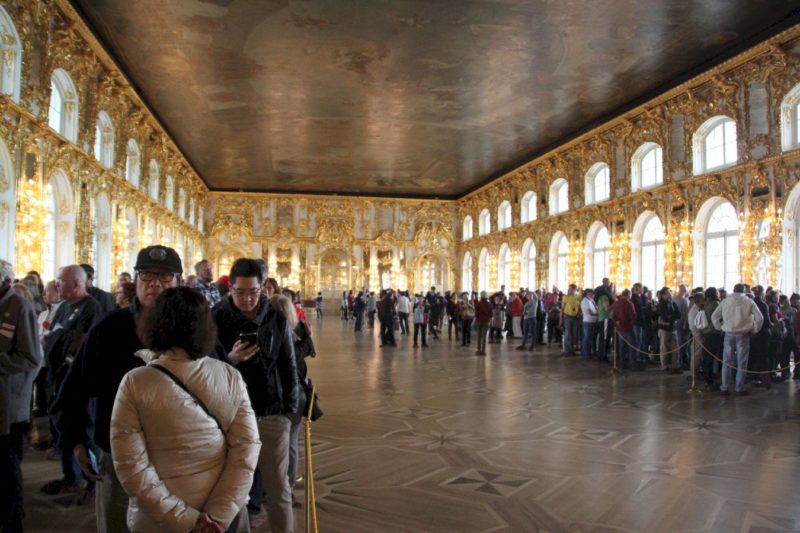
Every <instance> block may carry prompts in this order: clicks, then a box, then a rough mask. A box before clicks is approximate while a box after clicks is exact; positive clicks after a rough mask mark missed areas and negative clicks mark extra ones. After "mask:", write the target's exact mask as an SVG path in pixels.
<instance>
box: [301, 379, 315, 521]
mask: <svg viewBox="0 0 800 533" xmlns="http://www.w3.org/2000/svg"><path fill="white" fill-rule="evenodd" d="M316 391H317V387H316V386H315V385H312V386H311V397H310V399H309V401H308V412H307V413H306V418H305V420H303V425H304V426H305V441H306V442H305V453H306V479H305V504H306V533H317V498H316V495H315V494H314V466H313V464H312V461H311V413H312V411H313V409H314V396H315V393H316Z"/></svg>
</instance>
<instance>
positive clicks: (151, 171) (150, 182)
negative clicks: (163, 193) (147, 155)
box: [147, 159, 161, 202]
mask: <svg viewBox="0 0 800 533" xmlns="http://www.w3.org/2000/svg"><path fill="white" fill-rule="evenodd" d="M160 179H161V172H160V171H159V169H158V163H156V160H155V159H151V160H150V166H149V167H148V170H147V188H148V191H149V192H150V198H152V199H153V200H155V201H156V202H157V201H158V181H159V180H160Z"/></svg>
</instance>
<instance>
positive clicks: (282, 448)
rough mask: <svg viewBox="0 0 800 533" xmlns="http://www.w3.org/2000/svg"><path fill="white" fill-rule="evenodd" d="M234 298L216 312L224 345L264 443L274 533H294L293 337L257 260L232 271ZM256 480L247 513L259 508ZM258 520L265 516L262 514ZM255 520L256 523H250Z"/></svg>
mask: <svg viewBox="0 0 800 533" xmlns="http://www.w3.org/2000/svg"><path fill="white" fill-rule="evenodd" d="M230 281H231V293H230V297H229V298H224V299H223V300H222V301H221V302H220V304H219V305H218V306H217V307H216V308H215V309H214V320H215V321H216V323H217V329H218V336H219V341H220V342H221V343H222V346H223V347H224V348H225V350H226V351H227V352H228V358H229V359H230V360H231V362H232V363H233V364H234V365H236V368H238V369H239V371H240V372H241V373H242V377H243V378H244V381H245V384H246V385H247V391H248V393H249V394H250V402H251V403H252V405H253V411H255V414H256V420H257V423H258V432H259V436H260V437H261V443H262V446H261V452H260V454H259V458H258V469H259V471H260V472H261V477H262V479H263V484H264V488H265V489H266V504H267V505H266V507H267V517H268V520H269V523H270V527H271V530H272V531H273V532H282V533H283V532H285V533H290V532H292V531H294V516H293V514H292V497H291V496H292V492H291V486H290V485H289V479H288V477H287V472H288V471H289V441H290V439H289V433H290V430H291V420H290V419H289V416H288V415H290V414H292V413H295V412H296V411H297V409H298V392H299V391H298V375H297V362H296V360H295V356H294V342H293V339H292V332H291V331H290V330H289V326H288V324H287V322H286V319H285V318H284V316H283V315H282V314H281V313H279V312H277V310H276V309H274V308H272V307H271V306H270V303H269V299H267V297H266V296H263V295H262V293H261V285H262V282H263V271H262V267H261V265H259V263H258V262H257V261H256V260H254V259H237V260H236V261H235V262H234V263H233V266H232V267H231V274H230ZM260 492H261V490H260V488H259V487H258V482H257V480H255V481H254V490H253V491H251V502H250V504H249V505H248V508H249V509H250V510H251V511H253V510H254V509H253V507H255V508H256V509H258V507H260V497H261V494H260ZM256 516H260V513H259V514H258V515H256ZM254 518H256V517H251V521H252V520H253V519H254Z"/></svg>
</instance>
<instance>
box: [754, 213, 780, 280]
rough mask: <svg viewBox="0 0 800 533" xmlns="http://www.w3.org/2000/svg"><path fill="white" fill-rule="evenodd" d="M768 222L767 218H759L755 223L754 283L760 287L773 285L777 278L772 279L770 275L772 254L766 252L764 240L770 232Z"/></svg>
mask: <svg viewBox="0 0 800 533" xmlns="http://www.w3.org/2000/svg"><path fill="white" fill-rule="evenodd" d="M769 226H770V223H769V221H768V220H761V221H759V222H758V224H757V225H756V243H757V244H758V247H757V250H758V252H757V256H756V257H757V261H756V265H757V266H756V272H755V275H756V283H758V284H759V285H761V286H762V287H768V286H770V285H775V283H776V281H777V280H773V279H772V278H771V277H770V275H771V274H772V272H771V270H772V254H770V253H768V252H767V251H766V250H765V248H766V246H765V242H766V240H767V238H768V237H769V234H770V227H769Z"/></svg>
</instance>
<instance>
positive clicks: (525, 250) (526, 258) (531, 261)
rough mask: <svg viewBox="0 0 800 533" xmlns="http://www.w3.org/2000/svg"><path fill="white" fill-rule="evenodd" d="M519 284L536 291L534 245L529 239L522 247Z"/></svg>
mask: <svg viewBox="0 0 800 533" xmlns="http://www.w3.org/2000/svg"><path fill="white" fill-rule="evenodd" d="M520 283H521V284H522V285H523V286H524V287H525V288H526V289H528V290H531V291H533V290H536V245H535V244H534V243H533V240H531V239H526V240H525V243H524V244H523V245H522V255H521V256H520Z"/></svg>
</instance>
